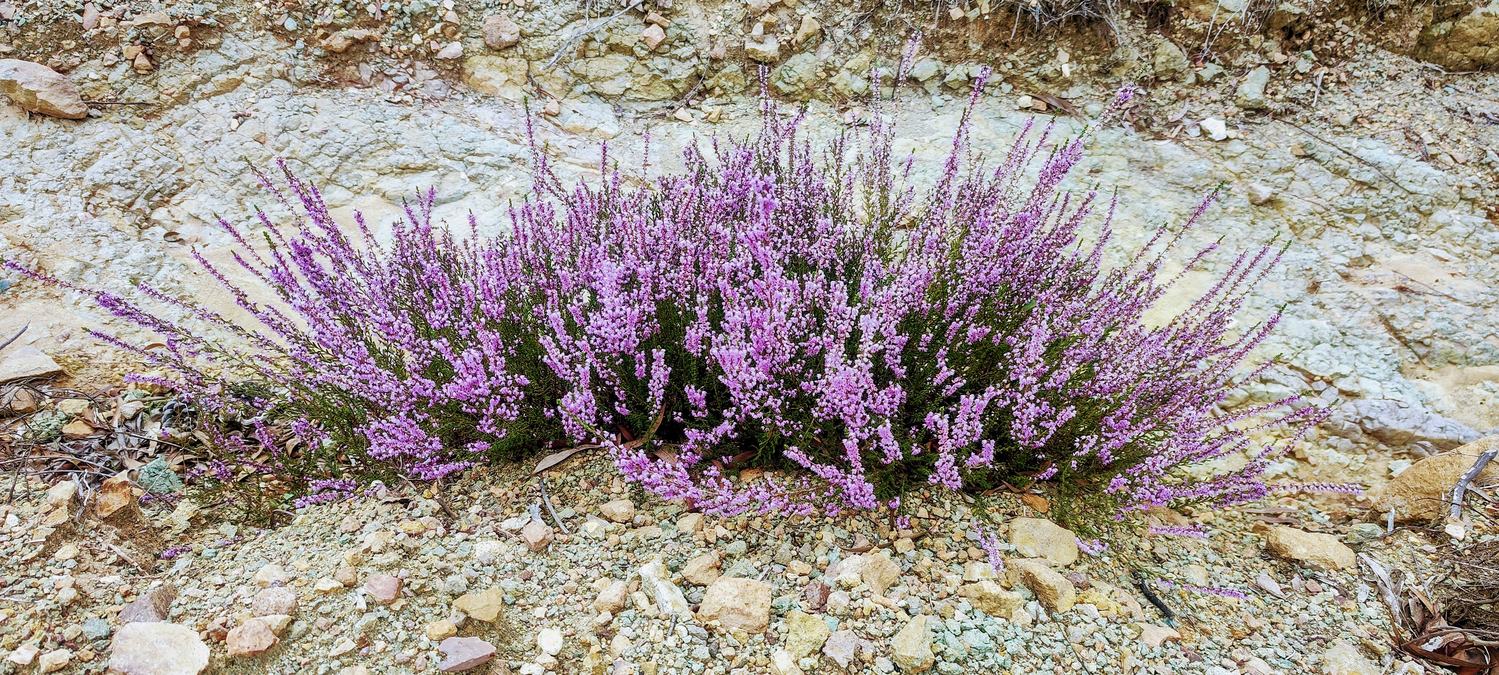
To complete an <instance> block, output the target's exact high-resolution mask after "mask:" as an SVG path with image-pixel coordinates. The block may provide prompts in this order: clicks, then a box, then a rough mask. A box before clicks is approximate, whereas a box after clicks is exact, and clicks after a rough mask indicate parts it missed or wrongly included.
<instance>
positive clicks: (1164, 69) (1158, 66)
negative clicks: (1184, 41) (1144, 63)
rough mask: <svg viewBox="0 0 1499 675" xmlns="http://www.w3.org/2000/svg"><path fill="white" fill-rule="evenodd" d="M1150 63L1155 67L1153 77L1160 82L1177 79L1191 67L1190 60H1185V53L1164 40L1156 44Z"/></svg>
mask: <svg viewBox="0 0 1499 675" xmlns="http://www.w3.org/2000/svg"><path fill="white" fill-rule="evenodd" d="M1150 61H1151V65H1152V66H1154V67H1155V76H1156V77H1157V78H1159V79H1162V80H1175V79H1179V78H1181V77H1182V76H1184V75H1186V74H1187V70H1188V69H1189V68H1191V67H1192V60H1191V59H1189V58H1187V53H1186V52H1184V51H1182V48H1181V47H1178V46H1176V43H1175V42H1172V41H1170V40H1167V39H1166V38H1161V39H1160V40H1159V41H1158V42H1156V45H1155V51H1154V52H1153V53H1152V54H1151V57H1150Z"/></svg>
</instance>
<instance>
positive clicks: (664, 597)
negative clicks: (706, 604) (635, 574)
mask: <svg viewBox="0 0 1499 675" xmlns="http://www.w3.org/2000/svg"><path fill="white" fill-rule="evenodd" d="M640 581H641V585H642V586H644V587H645V588H646V590H648V591H650V594H651V600H653V601H654V602H655V603H656V607H657V608H658V609H660V610H661V613H663V614H667V615H676V616H680V617H683V618H688V617H691V616H692V608H691V607H689V606H688V605H687V598H686V597H685V596H683V595H682V589H680V588H677V585H676V584H674V583H672V582H671V579H668V578H667V574H666V565H665V564H663V563H662V562H661V561H660V560H659V559H658V560H652V561H651V562H649V563H646V564H645V565H643V566H641V568H640Z"/></svg>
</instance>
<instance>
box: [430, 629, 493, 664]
mask: <svg viewBox="0 0 1499 675" xmlns="http://www.w3.org/2000/svg"><path fill="white" fill-rule="evenodd" d="M437 650H438V651H440V652H442V662H441V663H439V664H438V665H437V667H438V669H440V670H441V671H442V672H444V673H460V672H463V671H465V670H472V669H474V668H478V667H479V666H482V665H484V664H485V663H488V662H489V660H490V659H492V658H494V645H492V644H489V643H488V642H485V641H484V640H481V639H479V638H476V637H450V638H448V639H446V640H443V641H442V642H441V643H438V645H437Z"/></svg>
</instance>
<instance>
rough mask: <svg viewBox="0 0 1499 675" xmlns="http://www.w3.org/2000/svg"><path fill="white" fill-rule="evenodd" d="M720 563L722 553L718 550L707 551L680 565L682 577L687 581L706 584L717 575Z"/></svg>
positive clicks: (711, 581) (700, 584) (721, 562)
mask: <svg viewBox="0 0 1499 675" xmlns="http://www.w3.org/2000/svg"><path fill="white" fill-rule="evenodd" d="M722 565H723V554H721V553H719V552H718V551H709V552H707V553H704V554H702V555H700V556H698V557H696V558H693V559H692V560H688V561H687V563H686V564H684V565H682V578H683V579H686V580H687V581H688V583H693V584H697V585H699V586H707V585H708V584H711V583H713V580H714V579H717V578H718V577H719V568H720V567H721V566H722Z"/></svg>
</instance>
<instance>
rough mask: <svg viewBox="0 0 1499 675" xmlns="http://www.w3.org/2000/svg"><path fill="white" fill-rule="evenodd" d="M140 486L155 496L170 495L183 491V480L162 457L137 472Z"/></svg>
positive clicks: (137, 480)
mask: <svg viewBox="0 0 1499 675" xmlns="http://www.w3.org/2000/svg"><path fill="white" fill-rule="evenodd" d="M135 482H137V483H140V486H141V487H142V488H144V489H145V490H146V492H149V493H151V494H153V495H169V494H175V493H177V492H181V491H182V479H181V478H180V477H178V476H177V473H176V472H175V471H172V468H171V467H169V466H167V462H166V460H164V459H162V458H161V457H157V458H156V459H153V460H151V463H149V464H147V465H145V466H143V467H141V468H140V470H139V471H137V472H136V481H135Z"/></svg>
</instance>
